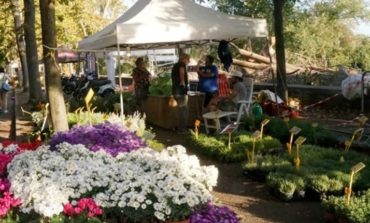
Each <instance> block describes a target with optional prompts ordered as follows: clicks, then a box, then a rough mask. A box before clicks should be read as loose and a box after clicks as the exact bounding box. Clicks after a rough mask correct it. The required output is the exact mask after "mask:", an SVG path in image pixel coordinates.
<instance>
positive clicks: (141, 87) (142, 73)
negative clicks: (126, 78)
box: [132, 57, 151, 110]
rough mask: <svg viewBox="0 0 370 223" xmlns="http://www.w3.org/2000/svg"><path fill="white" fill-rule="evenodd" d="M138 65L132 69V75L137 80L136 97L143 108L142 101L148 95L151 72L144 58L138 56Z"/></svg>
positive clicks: (138, 104) (137, 102)
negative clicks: (146, 66)
mask: <svg viewBox="0 0 370 223" xmlns="http://www.w3.org/2000/svg"><path fill="white" fill-rule="evenodd" d="M135 65H136V67H135V68H134V69H133V71H132V77H133V79H134V82H135V98H136V104H137V106H138V107H139V109H140V110H141V107H142V102H143V100H145V99H146V98H147V97H148V94H149V86H150V77H151V74H150V72H149V71H148V70H147V69H146V68H145V63H144V59H143V58H142V57H139V58H137V60H136V62H135Z"/></svg>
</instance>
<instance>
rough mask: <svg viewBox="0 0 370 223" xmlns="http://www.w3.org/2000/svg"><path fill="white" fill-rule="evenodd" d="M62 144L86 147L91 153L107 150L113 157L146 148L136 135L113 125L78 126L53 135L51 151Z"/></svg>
mask: <svg viewBox="0 0 370 223" xmlns="http://www.w3.org/2000/svg"><path fill="white" fill-rule="evenodd" d="M62 142H68V143H70V144H82V145H85V146H86V147H87V148H88V149H89V150H91V151H99V150H105V151H106V152H108V153H110V154H111V155H112V156H116V155H118V153H120V152H130V151H133V150H136V149H139V148H140V147H143V146H144V142H143V141H142V140H141V138H139V137H138V136H137V135H136V134H135V133H133V132H131V131H129V130H128V129H126V128H124V127H122V126H120V125H118V124H112V123H103V124H98V125H93V126H89V125H85V126H76V127H74V128H72V129H71V130H69V131H67V132H59V133H56V134H55V135H53V137H52V138H51V141H50V146H51V149H53V150H55V149H56V145H58V144H59V143H62Z"/></svg>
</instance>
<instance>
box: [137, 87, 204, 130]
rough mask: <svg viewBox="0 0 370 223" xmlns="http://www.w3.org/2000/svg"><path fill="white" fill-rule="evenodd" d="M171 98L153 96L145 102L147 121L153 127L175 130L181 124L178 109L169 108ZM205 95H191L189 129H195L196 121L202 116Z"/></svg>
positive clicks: (144, 109)
mask: <svg viewBox="0 0 370 223" xmlns="http://www.w3.org/2000/svg"><path fill="white" fill-rule="evenodd" d="M169 101H170V97H168V96H167V97H166V96H151V95H149V96H148V98H147V99H146V100H145V101H144V102H143V111H144V112H145V115H146V121H147V122H148V123H150V124H152V125H155V126H158V127H162V128H166V129H173V128H175V127H176V126H177V123H178V122H179V115H178V108H177V107H170V106H169ZM203 101H204V94H202V93H191V94H190V95H189V102H188V107H189V118H188V127H193V126H194V122H195V120H196V119H199V118H200V117H201V116H202V107H203Z"/></svg>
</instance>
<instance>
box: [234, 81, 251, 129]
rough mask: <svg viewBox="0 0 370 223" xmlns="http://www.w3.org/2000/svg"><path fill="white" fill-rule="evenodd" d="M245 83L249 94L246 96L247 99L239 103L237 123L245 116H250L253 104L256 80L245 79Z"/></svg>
mask: <svg viewBox="0 0 370 223" xmlns="http://www.w3.org/2000/svg"><path fill="white" fill-rule="evenodd" d="M243 83H244V84H245V88H246V91H247V92H246V95H245V99H244V100H240V101H238V108H239V109H238V114H237V118H236V122H237V123H240V119H241V117H242V116H243V115H244V114H246V115H248V116H249V111H250V108H251V104H252V103H253V100H252V96H253V88H254V80H253V78H243Z"/></svg>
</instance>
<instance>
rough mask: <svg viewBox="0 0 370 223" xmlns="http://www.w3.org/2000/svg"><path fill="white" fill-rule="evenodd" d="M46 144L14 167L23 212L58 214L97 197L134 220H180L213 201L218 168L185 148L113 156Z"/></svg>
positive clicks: (16, 161)
mask: <svg viewBox="0 0 370 223" xmlns="http://www.w3.org/2000/svg"><path fill="white" fill-rule="evenodd" d="M57 147H58V151H51V150H49V149H48V147H47V146H42V147H41V148H39V149H38V150H36V151H34V152H24V153H22V154H20V155H18V156H16V157H15V158H14V159H13V161H12V163H11V164H10V165H9V180H10V182H11V184H12V187H11V191H12V192H13V193H14V194H15V196H17V197H18V198H19V199H20V200H21V202H22V204H21V206H20V210H21V211H22V212H24V213H30V212H35V213H37V214H39V215H40V216H44V217H55V216H56V215H58V214H61V213H62V212H63V210H64V205H65V204H68V203H70V202H74V201H76V200H77V199H81V198H85V197H86V198H88V197H92V198H93V199H94V201H95V202H96V203H97V204H98V205H99V206H101V207H102V208H104V209H105V210H106V211H107V212H108V213H116V210H117V209H118V210H119V211H118V213H119V214H120V215H124V216H126V217H127V218H128V220H129V221H138V222H144V221H151V220H153V221H154V220H161V221H165V220H181V219H184V218H188V217H189V216H190V215H191V213H192V211H193V209H195V208H196V207H198V206H201V205H203V204H206V203H207V202H208V201H209V200H212V196H211V194H210V190H211V189H212V187H213V186H215V185H216V182H217V169H216V168H214V167H201V166H200V164H199V160H198V159H197V158H196V157H195V156H187V155H186V154H185V149H184V148H183V147H181V146H176V147H170V148H168V149H167V150H163V151H162V152H160V153H159V152H155V151H153V150H151V149H149V148H142V149H139V150H136V151H133V152H130V153H120V154H119V155H117V156H116V157H112V156H111V155H109V154H107V153H106V152H104V151H98V152H92V151H90V150H88V149H87V148H85V147H84V146H83V145H71V144H68V143H62V144H59V145H58V146H57Z"/></svg>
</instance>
